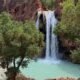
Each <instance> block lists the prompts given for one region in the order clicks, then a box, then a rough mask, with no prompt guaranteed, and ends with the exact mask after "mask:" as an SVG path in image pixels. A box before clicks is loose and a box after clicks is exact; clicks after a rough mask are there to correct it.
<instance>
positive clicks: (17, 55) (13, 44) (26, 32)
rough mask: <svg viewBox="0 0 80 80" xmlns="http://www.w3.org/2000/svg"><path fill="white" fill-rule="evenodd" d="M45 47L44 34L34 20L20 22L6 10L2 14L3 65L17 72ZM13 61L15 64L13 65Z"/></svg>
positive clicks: (1, 56)
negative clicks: (37, 27)
mask: <svg viewBox="0 0 80 80" xmlns="http://www.w3.org/2000/svg"><path fill="white" fill-rule="evenodd" d="M42 47H43V35H42V33H40V32H39V31H38V30H37V29H36V27H35V24H34V22H32V21H25V22H18V21H14V20H13V19H12V18H11V15H10V14H9V13H6V12H2V13H1V14H0V58H1V60H0V61H1V64H2V66H3V67H6V68H7V70H8V71H10V74H9V75H10V76H11V72H13V73H16V72H17V71H19V68H20V66H22V67H26V66H27V65H28V63H29V61H30V60H32V59H33V60H34V59H36V58H37V56H38V55H39V53H40V51H41V49H42ZM12 63H13V65H11V64H12Z"/></svg>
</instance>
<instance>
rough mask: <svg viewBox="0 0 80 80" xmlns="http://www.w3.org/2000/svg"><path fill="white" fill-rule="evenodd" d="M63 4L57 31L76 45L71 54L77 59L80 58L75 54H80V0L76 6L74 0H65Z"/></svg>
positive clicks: (61, 36)
mask: <svg viewBox="0 0 80 80" xmlns="http://www.w3.org/2000/svg"><path fill="white" fill-rule="evenodd" d="M62 6H63V9H62V16H61V21H60V22H59V23H58V26H57V27H56V29H55V33H56V34H57V35H59V36H60V38H62V39H64V40H68V41H69V42H72V43H73V44H74V45H75V50H73V51H71V53H72V55H71V56H74V58H72V59H76V60H74V61H77V60H80V59H77V57H76V56H75V55H78V56H79V55H80V52H79V51H80V0H78V2H77V4H76V6H75V4H74V0H65V1H64V2H63V4H62ZM75 53H76V54H75ZM79 57H80V56H79ZM79 57H78V58H79ZM79 62H80V61H79Z"/></svg>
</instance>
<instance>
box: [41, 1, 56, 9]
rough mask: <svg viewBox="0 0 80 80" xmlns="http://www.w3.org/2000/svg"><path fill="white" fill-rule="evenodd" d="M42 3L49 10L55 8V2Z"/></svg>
mask: <svg viewBox="0 0 80 80" xmlns="http://www.w3.org/2000/svg"><path fill="white" fill-rule="evenodd" d="M41 2H42V4H43V6H45V7H46V8H47V9H53V8H54V6H55V0H41Z"/></svg>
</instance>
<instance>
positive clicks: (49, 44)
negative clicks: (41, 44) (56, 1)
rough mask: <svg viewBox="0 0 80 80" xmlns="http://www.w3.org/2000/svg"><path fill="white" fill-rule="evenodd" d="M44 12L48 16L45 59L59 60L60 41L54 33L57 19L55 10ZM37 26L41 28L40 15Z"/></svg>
mask: <svg viewBox="0 0 80 80" xmlns="http://www.w3.org/2000/svg"><path fill="white" fill-rule="evenodd" d="M42 14H43V15H44V16H45V18H46V52H45V60H53V61H57V60H58V58H57V54H58V41H57V36H56V35H55V34H54V33H53V31H54V29H55V27H56V24H57V19H56V18H55V14H54V11H43V12H42ZM36 26H37V27H38V28H39V16H38V18H37V21H36Z"/></svg>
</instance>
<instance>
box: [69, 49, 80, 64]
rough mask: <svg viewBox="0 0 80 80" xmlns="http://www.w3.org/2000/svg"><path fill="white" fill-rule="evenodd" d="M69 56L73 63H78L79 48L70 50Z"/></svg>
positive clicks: (79, 60)
mask: <svg viewBox="0 0 80 80" xmlns="http://www.w3.org/2000/svg"><path fill="white" fill-rule="evenodd" d="M70 57H71V60H72V62H73V63H80V48H78V49H76V50H73V51H71V55H70Z"/></svg>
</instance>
